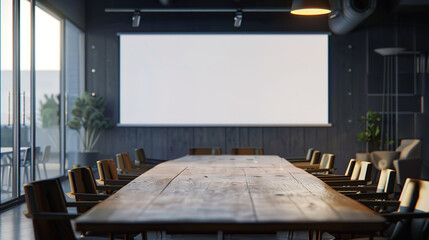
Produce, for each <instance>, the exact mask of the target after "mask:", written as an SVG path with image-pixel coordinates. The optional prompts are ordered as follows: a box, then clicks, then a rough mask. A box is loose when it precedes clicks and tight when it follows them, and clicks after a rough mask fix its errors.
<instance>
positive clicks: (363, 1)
mask: <svg viewBox="0 0 429 240" xmlns="http://www.w3.org/2000/svg"><path fill="white" fill-rule="evenodd" d="M376 3H377V2H376V0H330V4H331V10H332V12H331V13H330V14H329V20H328V24H329V28H330V29H331V31H332V32H333V33H335V34H339V35H342V34H346V33H349V32H350V31H352V30H353V29H354V28H355V27H357V25H359V23H361V22H362V21H363V20H365V19H366V18H367V17H369V15H371V14H372V13H373V12H374V10H375V7H376V5H377V4H376Z"/></svg>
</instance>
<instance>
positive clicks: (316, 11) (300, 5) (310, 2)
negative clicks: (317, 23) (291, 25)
mask: <svg viewBox="0 0 429 240" xmlns="http://www.w3.org/2000/svg"><path fill="white" fill-rule="evenodd" d="M330 12H331V9H330V7H329V1H328V0H293V2H292V7H291V11H290V13H292V14H295V15H322V14H328V13H330Z"/></svg>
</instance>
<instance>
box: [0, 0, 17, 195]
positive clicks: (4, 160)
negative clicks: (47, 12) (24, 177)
mask: <svg viewBox="0 0 429 240" xmlns="http://www.w3.org/2000/svg"><path fill="white" fill-rule="evenodd" d="M12 22H13V21H12V0H2V1H1V50H0V51H1V62H0V63H1V64H0V65H1V76H0V78H1V79H0V80H1V92H0V94H1V95H0V96H1V98H0V99H1V105H0V108H1V133H0V134H1V172H0V174H1V176H0V177H1V178H0V185H1V193H0V195H1V196H0V197H1V199H0V201H1V202H4V201H7V200H9V199H11V198H12V189H11V185H12V178H13V177H14V176H12V173H13V171H12V150H13V149H12V143H13V138H12V124H13V122H12V116H13V112H12V94H13V89H12V83H13V66H12V60H13V55H12V48H13V23H12ZM1 202H0V203H1Z"/></svg>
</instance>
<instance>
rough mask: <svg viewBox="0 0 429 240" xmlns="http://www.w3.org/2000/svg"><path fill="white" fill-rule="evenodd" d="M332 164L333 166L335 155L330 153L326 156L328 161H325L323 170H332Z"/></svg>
mask: <svg viewBox="0 0 429 240" xmlns="http://www.w3.org/2000/svg"><path fill="white" fill-rule="evenodd" d="M334 164H335V154H332V153H330V154H328V160H327V161H326V164H325V166H324V167H323V168H327V169H332V168H334ZM320 168H322V167H320Z"/></svg>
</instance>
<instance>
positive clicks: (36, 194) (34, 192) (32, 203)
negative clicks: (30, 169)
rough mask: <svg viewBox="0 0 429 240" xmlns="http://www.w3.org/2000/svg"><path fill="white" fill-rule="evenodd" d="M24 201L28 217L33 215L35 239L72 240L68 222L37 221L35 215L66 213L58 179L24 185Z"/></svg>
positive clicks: (71, 230)
mask: <svg viewBox="0 0 429 240" xmlns="http://www.w3.org/2000/svg"><path fill="white" fill-rule="evenodd" d="M24 191H25V200H26V202H27V209H28V213H29V214H30V215H33V219H32V220H33V228H34V236H35V239H43V240H56V239H65V240H72V239H73V240H74V239H76V238H75V236H74V232H73V229H72V226H71V224H70V221H69V220H58V219H55V220H47V219H38V218H37V217H36V216H34V214H37V213H44V212H45V213H46V212H48V213H52V212H59V213H67V208H66V205H65V201H66V200H65V198H64V192H63V190H62V188H61V183H60V181H59V180H58V179H46V180H41V181H36V182H31V183H28V184H25V185H24Z"/></svg>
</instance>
